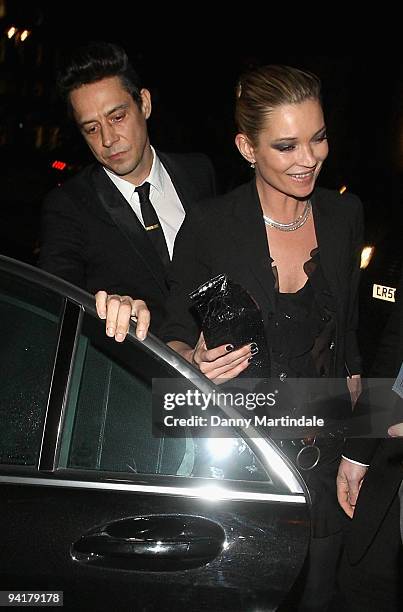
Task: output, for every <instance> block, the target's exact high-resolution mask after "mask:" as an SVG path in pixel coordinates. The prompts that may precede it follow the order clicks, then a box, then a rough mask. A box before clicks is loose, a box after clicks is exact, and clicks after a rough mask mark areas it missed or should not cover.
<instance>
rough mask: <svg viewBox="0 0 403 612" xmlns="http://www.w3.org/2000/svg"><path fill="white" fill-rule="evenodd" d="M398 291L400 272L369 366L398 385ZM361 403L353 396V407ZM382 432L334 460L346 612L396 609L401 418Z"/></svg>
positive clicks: (401, 410)
mask: <svg viewBox="0 0 403 612" xmlns="http://www.w3.org/2000/svg"><path fill="white" fill-rule="evenodd" d="M402 296H403V276H402V279H401V281H400V284H399V287H398V289H397V291H396V305H395V310H394V312H393V314H392V316H391V318H390V320H389V322H388V325H387V327H386V329H385V332H384V334H383V338H382V341H381V345H380V347H379V351H378V354H377V359H376V363H375V365H374V371H373V374H374V375H375V376H377V377H382V378H386V377H396V376H397V381H396V382H397V383H398V384H400V388H401V389H403V381H402V379H401V375H402V373H401V369H400V368H401V367H403V366H402V362H403V298H402ZM399 372H400V374H399ZM394 387H395V385H394ZM394 396H395V406H394V408H395V414H396V420H399V419H400V420H402V418H401V417H402V416H403V400H402V398H401V396H399V395H398V394H394ZM362 405H363V404H362V403H360V400H359V402H358V406H357V408H356V410H358V411H359V410H360V408H362ZM388 433H389V435H390V436H391V437H392V438H393V439H385V440H371V439H359V438H356V439H351V440H349V441H348V442H347V443H346V445H345V448H344V453H343V459H342V461H341V463H340V468H339V473H338V477H337V495H338V499H339V503H340V505H341V507H342V508H343V510H344V511H345V512H346V514H347V515H348V516H349V517H350V518H353V517H354V518H353V521H352V522H351V524H350V529H349V532H348V534H347V537H346V550H345V554H344V556H343V560H342V564H341V569H340V580H339V583H340V587H341V590H342V592H343V593H344V595H345V597H346V603H345V604H344V605H345V606H346V607H345V609H346V612H347V610H348V611H357V612H358V611H360V610H366V611H370V610H374V611H375V610H384V611H386V610H390V611H394V610H396V611H397V610H399V609H401V596H402V593H400V594H399V588H401V582H402V580H401V577H402V576H401V572H402V571H403V563H402V556H403V548H402V542H401V540H400V537H399V495H398V491H399V486H401V483H402V479H403V463H402V462H403V440H401V439H399V438H398V437H397V436H399V435H402V434H403V423H398V424H397V425H394V426H392V427H390V428H389V430H388ZM400 490H401V491H402V488H401V489H400Z"/></svg>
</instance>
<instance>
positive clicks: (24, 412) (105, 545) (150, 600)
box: [0, 257, 309, 611]
mask: <svg viewBox="0 0 403 612" xmlns="http://www.w3.org/2000/svg"><path fill="white" fill-rule="evenodd" d="M0 329H1V332H0V335H1V345H0V516H1V530H0V590H3V591H4V590H6V591H13V592H14V593H18V592H21V591H24V592H30V593H32V591H36V592H39V593H44V592H50V593H52V592H54V591H63V592H64V608H65V609H71V610H97V611H98V610H113V609H116V610H130V611H136V610H147V611H148V610H158V611H162V610H183V609H191V610H209V611H210V610H214V611H219V610H232V611H233V610H242V611H245V610H274V609H276V608H277V606H278V605H279V603H280V602H281V600H282V599H283V598H284V597H285V595H286V594H287V593H288V592H289V591H290V589H291V586H292V584H293V583H294V581H295V579H296V577H297V575H298V573H299V572H300V569H301V566H302V564H303V561H304V558H305V556H306V552H307V547H308V540H309V499H308V493H307V491H306V489H305V486H304V484H303V481H302V479H301V478H300V476H299V474H298V472H296V470H295V469H294V468H293V466H292V465H291V464H290V463H289V461H288V460H287V459H286V458H285V457H284V455H282V453H281V452H280V451H279V450H278V448H277V447H276V445H275V444H273V442H271V440H270V439H268V437H266V436H263V435H259V436H257V437H250V436H248V435H247V434H246V432H244V431H242V430H239V429H234V430H233V433H232V435H231V436H230V437H229V438H225V439H218V440H217V439H214V438H213V439H210V438H208V437H200V438H195V437H194V436H192V435H191V434H190V433H189V435H184V436H182V437H169V436H163V435H160V436H157V435H153V428H152V410H151V407H152V402H151V400H152V379H153V378H154V379H172V380H174V379H175V380H178V379H180V380H185V379H187V384H189V385H193V387H194V388H195V389H199V390H202V391H206V390H207V391H211V390H212V389H216V388H217V387H214V385H212V383H210V382H209V381H208V380H207V379H206V378H205V377H203V376H202V375H200V374H199V373H198V372H197V371H196V370H195V369H194V368H193V367H192V366H191V365H189V364H188V363H187V362H185V361H183V360H182V359H181V358H180V357H179V356H178V355H177V354H176V353H174V352H173V351H171V350H170V349H169V348H168V347H166V346H165V345H164V344H162V343H161V342H160V341H159V340H158V339H156V338H154V337H152V336H151V335H150V336H149V337H148V338H147V339H146V340H145V341H144V342H139V341H138V340H137V339H136V338H135V336H134V329H131V331H130V335H129V337H128V340H127V341H125V342H124V343H123V344H118V343H116V342H114V341H113V340H111V339H109V338H107V337H106V335H105V330H104V323H103V322H102V321H100V320H99V319H98V318H97V316H96V311H95V303H94V299H93V297H91V296H90V295H88V294H86V293H85V292H83V291H81V290H79V289H78V288H76V287H73V286H72V285H69V284H68V283H65V282H63V281H62V280H60V279H57V278H55V277H53V276H51V275H49V274H46V273H45V272H43V271H40V270H38V269H35V268H33V267H30V266H28V265H27V264H22V263H18V262H16V261H14V260H12V259H9V258H5V257H0ZM15 601H18V600H15ZM21 601H22V600H21ZM22 603H24V601H22Z"/></svg>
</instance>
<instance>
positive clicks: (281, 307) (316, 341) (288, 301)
mask: <svg viewBox="0 0 403 612" xmlns="http://www.w3.org/2000/svg"><path fill="white" fill-rule="evenodd" d="M310 256H311V258H310V259H309V260H308V261H307V262H305V264H304V270H305V273H306V275H307V277H308V278H307V281H306V283H305V285H304V286H303V287H302V288H301V289H300V290H299V291H297V292H296V293H280V292H279V290H278V289H279V284H278V274H277V269H276V267H273V273H274V276H275V279H276V283H275V288H276V289H277V291H276V301H277V307H276V312H275V314H274V316H273V317H272V319H271V321H270V329H269V334H270V347H271V370H272V371H271V374H272V376H274V377H279V378H280V379H281V380H283V379H284V378H286V377H292V378H300V377H305V378H317V377H324V376H325V377H329V376H332V375H333V364H334V349H335V346H336V345H335V336H336V312H335V307H334V298H333V295H332V293H331V292H330V290H329V287H328V284H327V282H326V279H325V277H324V275H323V273H322V269H321V265H320V256H319V249H318V248H315V249H314V250H313V251H311V253H310Z"/></svg>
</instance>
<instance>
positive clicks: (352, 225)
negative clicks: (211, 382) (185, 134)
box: [162, 180, 362, 377]
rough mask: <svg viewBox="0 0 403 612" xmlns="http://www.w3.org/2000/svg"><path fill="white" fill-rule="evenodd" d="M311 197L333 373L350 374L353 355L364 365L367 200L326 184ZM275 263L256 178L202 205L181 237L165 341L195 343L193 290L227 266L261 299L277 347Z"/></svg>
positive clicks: (354, 362) (188, 219)
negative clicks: (360, 318) (331, 332)
mask: <svg viewBox="0 0 403 612" xmlns="http://www.w3.org/2000/svg"><path fill="white" fill-rule="evenodd" d="M311 200H312V211H313V216H314V221H315V230H316V236H317V241H318V246H319V253H320V262H321V267H322V270H323V274H324V276H325V278H326V280H327V283H328V285H329V289H330V291H331V293H332V295H333V296H334V305H335V310H336V319H337V334H336V337H335V338H334V339H333V342H332V346H334V347H335V348H334V354H335V358H334V369H333V372H332V373H331V375H332V376H335V377H342V376H344V375H345V364H346V362H347V365H348V368H349V370H350V371H352V372H353V373H355V372H360V367H361V363H360V356H359V352H358V347H357V342H356V326H357V288H358V279H359V265H358V262H359V255H360V251H361V246H362V206H361V202H360V201H359V199H358V198H357V197H356V196H354V195H352V194H343V195H340V194H339V193H338V192H336V191H330V190H328V189H321V188H317V189H315V191H314V193H313V195H312V198H311ZM271 264H272V259H271V257H270V252H269V248H268V244H267V236H266V229H265V225H264V221H263V217H262V209H261V205H260V201H259V197H258V193H257V189H256V183H255V180H252V181H251V182H249V183H246V184H245V185H242V186H241V187H238V188H237V189H235V190H233V191H231V192H230V193H228V194H226V195H224V196H221V197H219V198H215V199H212V200H209V201H203V202H201V203H200V204H198V205H196V206H194V207H193V208H192V211H191V212H190V213H189V214H188V215H187V216H186V219H185V221H184V223H183V225H182V227H181V229H180V231H179V234H178V236H177V240H176V243H175V254H174V259H173V263H172V266H171V269H170V274H169V282H170V288H171V291H170V297H169V302H168V307H167V309H168V319H167V321H166V324H165V325H164V326H163V329H162V336H163V337H164V339H165V341H169V340H182V341H184V342H186V343H188V344H190V345H191V346H194V344H195V342H196V340H197V338H198V336H199V332H200V329H199V325H198V324H197V321H196V320H195V319H194V317H193V316H192V311H191V304H190V300H189V299H188V296H189V293H190V292H191V291H192V290H193V289H196V288H197V287H198V286H199V285H200V284H202V283H204V282H205V281H207V280H209V278H211V277H213V276H216V275H218V274H222V273H226V274H228V276H229V278H231V279H232V280H233V281H234V282H237V283H239V284H240V285H242V286H243V287H244V288H245V289H247V290H248V291H249V293H250V294H251V295H252V296H253V298H254V299H255V300H256V302H257V303H258V305H259V307H260V309H261V312H262V317H263V322H264V324H265V327H266V336H267V341H268V346H269V347H270V337H269V332H268V328H269V317H270V316H271V315H272V314H273V313H274V312H275V308H276V295H275V293H276V292H275V282H274V275H273V273H272V270H271Z"/></svg>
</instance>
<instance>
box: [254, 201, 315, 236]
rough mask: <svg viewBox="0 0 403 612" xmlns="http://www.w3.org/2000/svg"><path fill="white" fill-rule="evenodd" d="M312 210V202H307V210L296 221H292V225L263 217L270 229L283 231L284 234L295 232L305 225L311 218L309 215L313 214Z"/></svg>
mask: <svg viewBox="0 0 403 612" xmlns="http://www.w3.org/2000/svg"><path fill="white" fill-rule="evenodd" d="M311 209H312V204H311V200H307V202H306V204H305V208H304V210H303V211H302V213H301V214H300V216H299V217H297V218H296V219H295V221H291V223H280V221H275V220H274V219H271V218H270V217H267V216H266V215H263V221H264V222H265V224H266V225H269V226H270V227H274V228H275V229H278V230H281V231H282V232H293V231H294V230H297V229H298V228H300V227H302V226H303V225H304V223H305V222H306V220H307V219H308V217H309V213H310V212H311Z"/></svg>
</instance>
